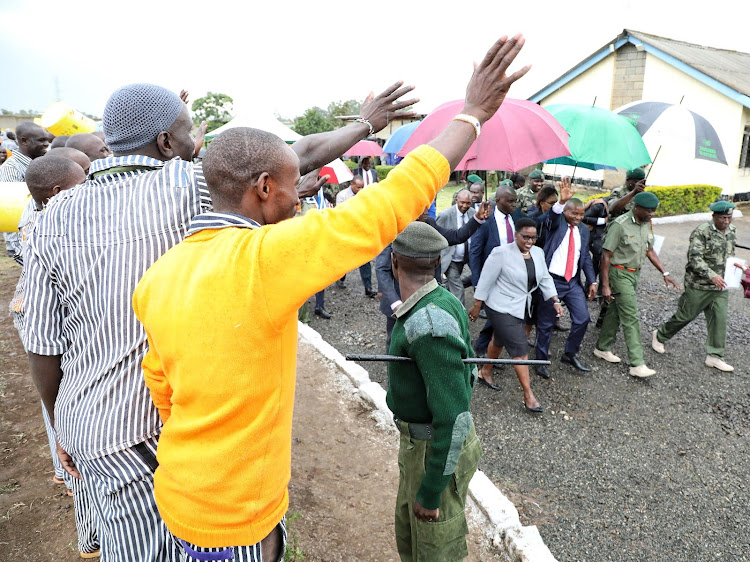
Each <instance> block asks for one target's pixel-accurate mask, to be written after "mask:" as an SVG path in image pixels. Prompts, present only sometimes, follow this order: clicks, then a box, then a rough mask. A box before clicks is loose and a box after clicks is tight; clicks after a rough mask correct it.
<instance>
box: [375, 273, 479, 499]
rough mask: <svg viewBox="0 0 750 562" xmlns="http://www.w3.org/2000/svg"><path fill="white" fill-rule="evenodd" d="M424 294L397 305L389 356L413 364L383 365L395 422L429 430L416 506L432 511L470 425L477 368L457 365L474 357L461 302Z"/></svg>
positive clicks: (438, 290)
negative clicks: (404, 358) (421, 425)
mask: <svg viewBox="0 0 750 562" xmlns="http://www.w3.org/2000/svg"><path fill="white" fill-rule="evenodd" d="M433 284H434V285H433ZM432 287H434V288H432ZM431 288H432V290H429V289H431ZM423 289H425V291H426V290H429V292H427V294H424V292H425V291H423V290H421V289H420V291H419V292H418V293H415V294H414V295H413V296H412V297H410V298H409V299H407V300H406V302H404V304H403V305H401V306H402V308H401V309H400V310H399V315H398V316H399V318H398V319H397V321H396V325H395V326H394V327H393V334H392V336H391V349H390V353H391V354H392V355H402V356H408V357H411V358H413V359H414V360H415V362H414V363H389V364H388V394H387V396H386V401H387V403H388V407H389V408H390V409H391V410H392V411H393V413H394V414H395V415H396V417H398V418H399V419H401V420H403V421H406V422H412V423H432V425H433V438H432V442H431V446H430V452H429V458H428V459H427V461H426V463H425V475H424V478H423V479H422V483H421V485H420V487H419V490H418V492H417V501H418V502H419V503H420V504H422V505H423V506H424V507H426V508H427V509H437V508H438V507H440V494H441V493H442V492H443V490H444V489H445V487H446V486H447V484H448V482H449V481H450V478H451V476H452V475H453V471H454V470H455V468H456V462H457V461H458V457H459V455H460V454H461V448H462V446H463V443H464V441H465V440H466V437H467V436H468V434H469V432H470V431H471V428H472V426H473V422H472V419H471V413H470V412H469V402H470V401H471V391H472V387H473V385H474V382H475V381H476V375H477V369H476V366H475V365H468V364H465V363H463V362H462V360H463V359H466V358H467V357H473V356H474V353H473V350H472V347H471V336H470V334H469V319H468V317H467V316H466V311H465V310H464V308H463V306H461V303H460V302H459V301H458V299H456V297H454V296H453V295H451V294H450V293H449V292H448V291H446V290H445V289H443V288H442V287H439V286H438V285H437V283H435V282H434V281H433V282H431V283H429V284H428V285H426V286H425V287H423ZM415 297H416V298H415ZM420 297H421V298H420ZM404 308H406V309H407V310H406V311H405V314H404V310H403V309H404Z"/></svg>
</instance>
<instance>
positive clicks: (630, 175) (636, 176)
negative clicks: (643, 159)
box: [625, 168, 646, 180]
mask: <svg viewBox="0 0 750 562" xmlns="http://www.w3.org/2000/svg"><path fill="white" fill-rule="evenodd" d="M645 177H646V172H644V171H643V168H635V169H634V170H628V172H627V173H626V174H625V178H626V179H629V180H642V179H643V178H645Z"/></svg>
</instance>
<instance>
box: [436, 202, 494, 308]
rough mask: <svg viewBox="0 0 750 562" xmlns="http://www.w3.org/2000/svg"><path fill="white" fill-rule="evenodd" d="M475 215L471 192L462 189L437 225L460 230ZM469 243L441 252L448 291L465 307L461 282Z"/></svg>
mask: <svg viewBox="0 0 750 562" xmlns="http://www.w3.org/2000/svg"><path fill="white" fill-rule="evenodd" d="M474 215H475V211H474V209H473V208H472V206H471V192H470V191H469V190H468V189H461V190H460V191H458V192H457V193H456V202H455V205H451V206H450V207H448V208H447V209H446V210H445V211H443V212H442V213H440V214H439V215H438V218H437V224H438V226H441V227H443V228H446V229H459V228H462V227H463V226H464V225H465V224H467V223H469V222H470V221H472V217H474ZM474 222H477V228H479V222H478V221H474ZM482 222H483V221H482ZM469 242H470V240H466V241H465V242H464V243H463V244H456V245H455V246H448V247H447V248H446V249H445V250H443V251H442V252H440V272H441V273H442V275H445V279H446V282H445V285H446V289H448V290H449V291H450V292H451V294H452V295H453V296H455V297H456V298H457V299H458V300H460V301H461V304H463V305H464V306H465V302H464V284H463V281H462V280H461V273H462V272H463V269H464V265H466V264H468V263H469V247H470V244H469Z"/></svg>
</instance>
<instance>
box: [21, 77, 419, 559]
mask: <svg viewBox="0 0 750 562" xmlns="http://www.w3.org/2000/svg"><path fill="white" fill-rule="evenodd" d="M411 89H412V88H411V87H404V88H400V84H395V85H393V86H391V88H389V89H388V90H386V92H384V93H383V94H381V95H379V96H378V97H377V98H374V99H373V96H370V98H368V100H366V101H367V103H365V104H364V105H363V108H362V121H361V122H358V123H353V124H351V125H349V126H347V127H344V128H341V129H338V130H337V131H332V132H330V133H322V134H320V135H309V136H307V137H305V138H304V139H301V140H300V141H298V142H297V143H295V145H294V146H293V149H294V151H295V152H296V153H297V154H298V155H299V158H300V171H301V173H303V174H304V173H307V172H309V171H311V170H313V169H316V168H319V167H321V166H323V165H324V164H326V163H327V162H330V161H331V160H333V159H334V158H336V157H338V156H340V155H341V154H343V152H344V151H345V150H346V149H347V148H349V147H350V146H352V145H353V144H355V143H356V142H357V141H359V140H361V139H363V138H364V137H365V136H366V135H368V134H370V133H371V132H372V131H373V130H375V129H377V130H379V129H382V128H383V127H385V125H386V123H387V122H388V121H389V120H390V119H392V118H393V116H394V112H395V111H397V110H399V109H402V108H404V107H406V106H408V105H411V104H412V103H414V100H405V101H399V99H400V98H401V97H402V96H403V95H404V94H405V93H407V92H408V91H410V90H411ZM103 127H104V134H105V136H106V142H107V145H108V146H109V147H110V148H111V149H112V151H113V153H114V155H113V156H111V157H109V158H104V159H101V160H97V161H95V162H94V163H93V164H92V166H91V169H90V174H91V177H92V179H91V181H89V182H87V184H85V186H83V187H81V188H77V189H72V190H69V191H66V192H65V193H62V194H60V195H59V196H58V197H57V198H56V201H55V204H54V205H51V206H50V207H49V209H47V211H46V212H45V213H44V215H43V216H41V217H40V220H39V222H38V224H37V227H36V230H35V231H34V233H33V235H32V237H31V240H30V250H29V252H28V254H29V259H28V263H27V290H26V302H25V312H26V326H27V328H26V332H25V341H24V344H25V346H26V348H27V349H28V351H29V362H30V366H31V374H32V377H33V379H34V382H35V384H36V385H37V388H38V389H39V391H40V393H41V395H42V399H43V401H44V403H45V406H46V408H47V411H48V413H49V414H50V418H51V421H52V423H53V425H54V427H55V430H56V433H57V436H58V440H59V443H60V445H61V447H62V449H64V453H63V457H64V462H63V467H64V468H65V469H66V470H68V471H69V472H70V473H72V474H75V475H76V476H80V477H81V478H82V479H83V484H84V486H85V487H86V489H87V490H88V491H89V493H90V494H91V497H92V499H93V503H94V504H95V508H96V511H97V515H98V518H99V521H100V542H101V552H102V558H103V559H104V560H107V561H110V560H111V561H116V562H133V561H139V562H140V561H146V560H148V561H156V560H174V559H176V558H177V557H178V556H179V551H178V549H177V546H176V543H175V542H174V540H173V539H172V537H171V535H170V534H169V532H168V531H167V529H166V526H165V525H164V523H163V522H162V520H161V518H160V516H159V513H158V511H157V508H156V504H155V502H154V497H153V473H154V470H155V469H156V466H157V462H156V456H155V455H156V445H157V442H158V437H159V433H160V431H161V421H160V419H159V413H158V411H157V409H156V408H155V407H154V405H153V402H152V401H151V397H150V396H149V392H148V389H147V388H146V385H145V384H144V380H143V375H142V371H141V360H142V359H143V356H144V355H145V353H146V351H147V341H146V334H145V332H144V330H143V327H142V326H141V325H140V323H139V322H138V320H137V318H136V317H135V314H134V312H133V308H132V305H131V296H132V293H133V290H134V289H135V287H136V285H137V283H138V281H139V280H140V278H141V277H142V276H143V274H144V273H145V271H146V270H147V269H148V268H149V267H150V266H151V264H153V263H154V262H155V261H156V260H157V259H158V258H159V256H161V255H162V254H163V253H164V252H166V251H167V250H168V249H169V248H171V247H172V246H174V245H175V244H177V243H178V242H179V241H181V240H182V238H184V236H185V234H186V232H187V230H188V227H189V223H190V221H191V219H192V217H194V216H195V215H197V214H200V213H202V212H205V211H208V210H210V209H211V201H210V196H209V194H208V191H207V190H206V185H205V181H204V179H203V172H202V168H201V166H200V165H193V164H192V163H191V160H192V158H193V155H194V153H195V152H196V142H195V141H194V139H193V138H192V137H191V134H190V131H191V128H192V122H191V120H190V115H189V113H188V110H187V107H186V106H185V105H184V104H183V103H182V101H181V100H180V98H179V97H178V96H177V95H176V94H174V93H173V92H170V91H168V90H166V89H164V88H161V87H159V86H154V85H151V84H132V85H129V86H125V87H123V88H120V89H119V90H117V91H116V92H115V93H114V94H112V96H111V97H110V99H109V100H108V102H107V104H106V107H105V109H104V113H103ZM188 337H189V336H188Z"/></svg>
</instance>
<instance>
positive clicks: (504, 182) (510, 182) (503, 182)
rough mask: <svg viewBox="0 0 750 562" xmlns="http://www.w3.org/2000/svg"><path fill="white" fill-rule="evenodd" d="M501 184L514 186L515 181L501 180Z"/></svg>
mask: <svg viewBox="0 0 750 562" xmlns="http://www.w3.org/2000/svg"><path fill="white" fill-rule="evenodd" d="M500 185H507V186H510V187H513V182H512V181H510V180H503V181H501V182H500ZM498 187H499V186H498Z"/></svg>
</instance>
